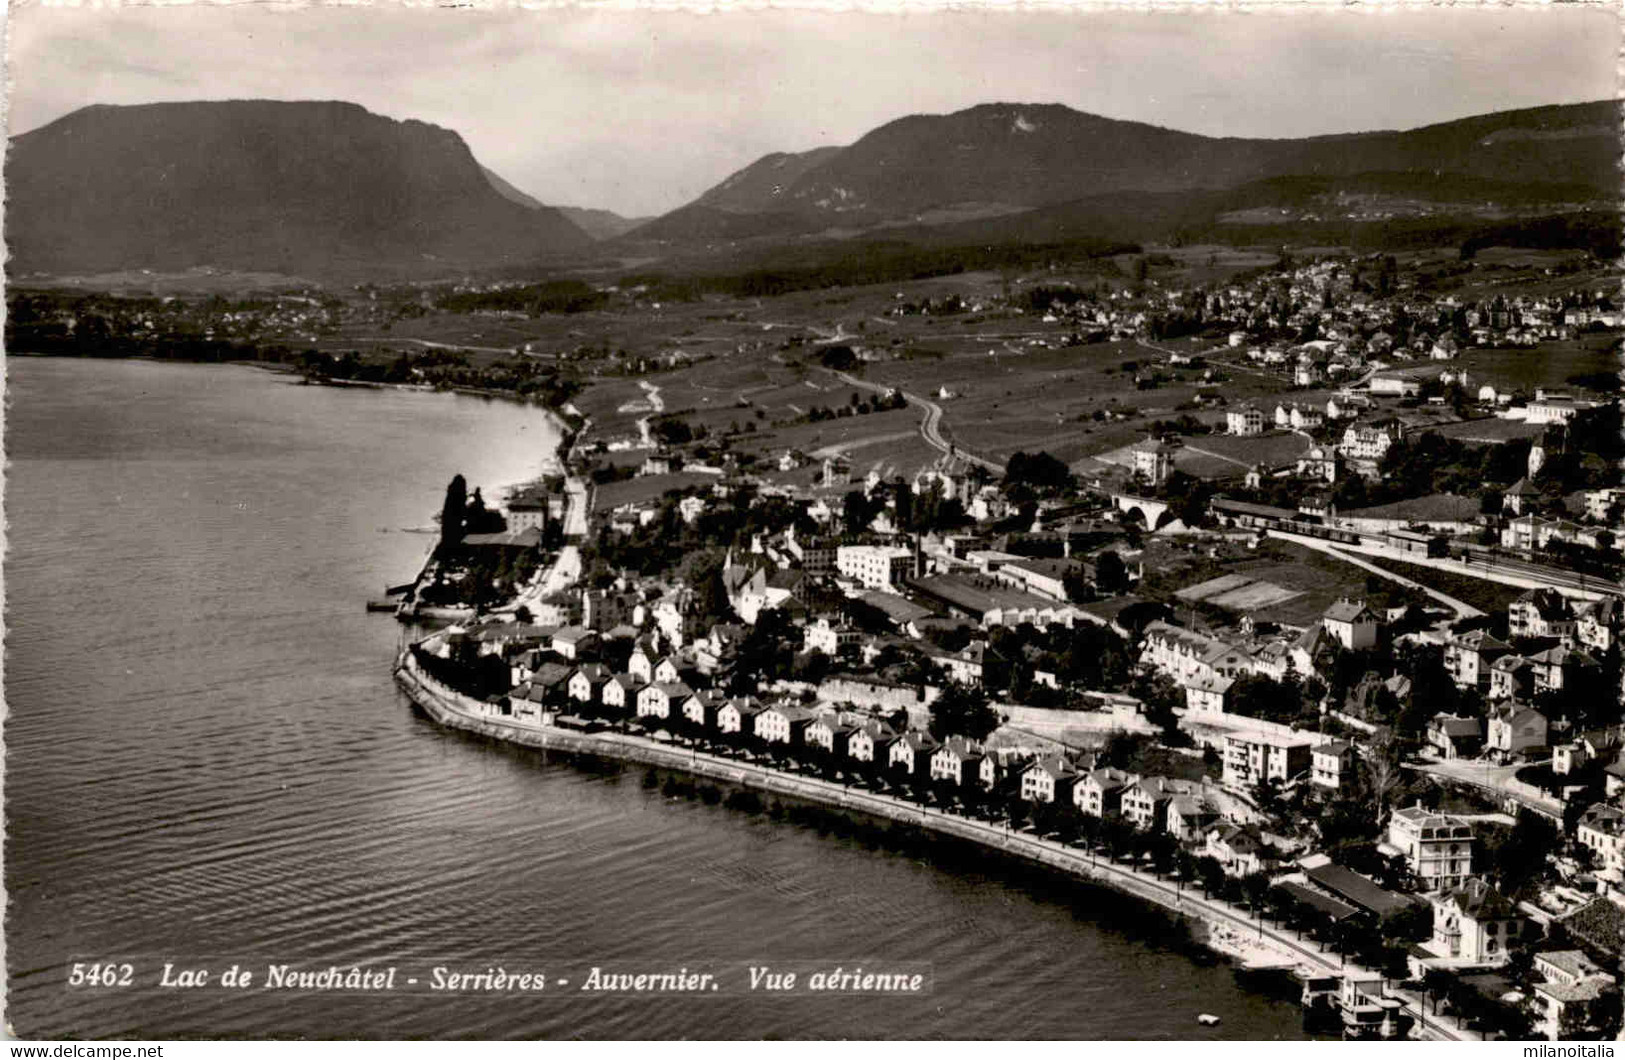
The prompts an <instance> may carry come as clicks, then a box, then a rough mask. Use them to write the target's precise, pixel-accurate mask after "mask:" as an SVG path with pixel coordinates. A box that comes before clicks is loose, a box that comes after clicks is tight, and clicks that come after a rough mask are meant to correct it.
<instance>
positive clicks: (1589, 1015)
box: [1530, 950, 1619, 1041]
mask: <svg viewBox="0 0 1625 1060" xmlns="http://www.w3.org/2000/svg"><path fill="white" fill-rule="evenodd" d="M1533 971H1534V973H1535V974H1536V976H1538V977H1539V978H1540V980H1541V981H1540V982H1537V983H1533V984H1531V986H1530V995H1531V996H1530V1007H1531V1008H1533V1009H1534V1010H1535V1014H1536V1016H1537V1017H1538V1021H1537V1023H1536V1025H1535V1029H1536V1030H1537V1031H1538V1032H1540V1033H1541V1034H1544V1035H1545V1036H1546V1037H1547V1038H1548V1039H1550V1040H1551V1041H1563V1040H1570V1041H1572V1040H1575V1039H1584V1038H1589V1037H1596V1036H1597V1034H1598V1032H1600V1031H1604V1030H1607V1029H1608V1028H1606V1027H1605V1026H1604V1025H1603V1020H1604V1015H1605V1014H1604V1011H1603V1006H1602V1005H1601V1004H1600V1002H1602V1001H1603V1000H1604V999H1605V998H1610V997H1612V996H1616V995H1617V994H1618V992H1619V984H1618V982H1617V980H1615V978H1614V976H1612V975H1610V974H1608V973H1607V972H1606V971H1604V970H1603V969H1602V966H1601V965H1599V964H1597V963H1596V962H1595V961H1593V960H1592V959H1591V958H1590V957H1588V956H1586V954H1585V953H1584V952H1583V951H1581V950H1548V951H1547V952H1545V953H1537V954H1535V963H1534V969H1533Z"/></svg>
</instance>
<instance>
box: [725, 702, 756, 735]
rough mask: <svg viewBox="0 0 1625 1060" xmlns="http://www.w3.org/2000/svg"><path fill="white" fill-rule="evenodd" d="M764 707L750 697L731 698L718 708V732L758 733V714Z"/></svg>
mask: <svg viewBox="0 0 1625 1060" xmlns="http://www.w3.org/2000/svg"><path fill="white" fill-rule="evenodd" d="M764 709H766V708H764V707H763V706H762V705H761V704H760V703H757V702H756V701H755V700H753V699H750V698H748V697H747V698H742V699H730V700H728V702H726V703H724V704H723V705H722V706H720V707H718V708H717V732H719V733H722V734H723V735H724V736H727V735H750V736H754V735H755V734H756V716H757V715H758V714H760V713H761V712H762V711H763V710H764Z"/></svg>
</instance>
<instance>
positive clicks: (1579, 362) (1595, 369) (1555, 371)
mask: <svg viewBox="0 0 1625 1060" xmlns="http://www.w3.org/2000/svg"><path fill="white" fill-rule="evenodd" d="M1619 343H1620V340H1619V335H1618V333H1617V332H1610V333H1606V334H1591V335H1581V336H1579V337H1577V338H1575V339H1572V340H1567V341H1563V342H1543V343H1541V344H1540V345H1538V346H1534V347H1531V348H1529V349H1518V350H1479V349H1472V350H1468V351H1466V352H1465V353H1463V354H1462V355H1461V356H1459V357H1457V358H1456V359H1455V360H1454V361H1452V362H1451V366H1452V367H1453V368H1457V369H1466V371H1467V375H1468V377H1469V378H1470V379H1471V380H1472V387H1473V389H1474V390H1475V391H1476V390H1477V388H1478V387H1480V386H1483V385H1484V384H1486V383H1488V384H1489V385H1490V386H1493V387H1495V388H1496V389H1497V390H1502V389H1508V388H1510V389H1514V390H1522V391H1524V392H1525V393H1527V394H1529V395H1530V396H1533V395H1534V392H1535V390H1536V389H1537V388H1541V387H1544V388H1547V389H1552V390H1576V389H1577V387H1576V385H1575V384H1574V383H1571V382H1569V377H1570V376H1587V375H1597V374H1602V375H1607V376H1617V374H1618V373H1619V370H1620V368H1621V367H1622V365H1621V361H1620V350H1619Z"/></svg>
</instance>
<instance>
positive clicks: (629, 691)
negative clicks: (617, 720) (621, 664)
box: [599, 674, 647, 714]
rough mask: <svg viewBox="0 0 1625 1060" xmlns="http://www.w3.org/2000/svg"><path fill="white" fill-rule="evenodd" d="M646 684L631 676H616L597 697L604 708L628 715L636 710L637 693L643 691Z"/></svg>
mask: <svg viewBox="0 0 1625 1060" xmlns="http://www.w3.org/2000/svg"><path fill="white" fill-rule="evenodd" d="M646 684H647V682H645V681H641V680H639V679H638V678H636V677H634V676H632V675H631V674H616V675H614V676H613V677H611V678H610V679H609V681H608V682H607V683H606V684H605V685H604V687H603V689H602V690H601V691H600V692H599V695H600V696H601V697H602V700H603V704H604V706H606V707H609V708H612V709H613V710H614V711H616V712H617V713H621V714H629V713H631V712H632V711H635V710H636V709H637V706H638V693H639V692H641V691H643V689H644V687H645V686H646Z"/></svg>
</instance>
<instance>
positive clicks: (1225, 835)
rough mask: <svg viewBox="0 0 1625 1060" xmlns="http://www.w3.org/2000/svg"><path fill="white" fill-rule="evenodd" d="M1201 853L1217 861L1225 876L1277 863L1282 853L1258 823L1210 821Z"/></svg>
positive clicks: (1244, 872) (1267, 867) (1239, 874)
mask: <svg viewBox="0 0 1625 1060" xmlns="http://www.w3.org/2000/svg"><path fill="white" fill-rule="evenodd" d="M1202 853H1203V854H1204V855H1205V856H1207V857H1210V858H1212V859H1213V860H1215V861H1217V862H1218V863H1219V864H1220V865H1221V866H1222V867H1223V868H1224V873H1225V875H1226V876H1237V877H1241V876H1251V875H1253V874H1254V873H1256V872H1266V871H1268V870H1270V869H1272V868H1275V867H1276V866H1278V865H1279V864H1280V861H1281V857H1280V855H1279V854H1278V853H1277V852H1276V850H1275V848H1274V847H1272V846H1271V845H1270V844H1269V843H1268V842H1266V841H1265V839H1264V834H1263V833H1262V832H1261V831H1259V829H1258V826H1257V825H1239V824H1214V825H1210V826H1209V827H1208V830H1207V835H1206V837H1205V839H1204V840H1203V846H1202Z"/></svg>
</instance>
